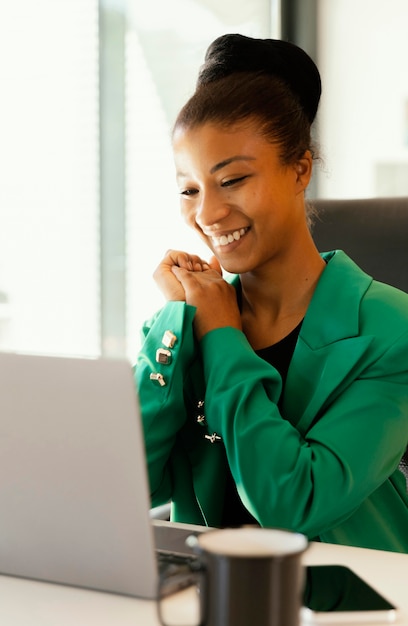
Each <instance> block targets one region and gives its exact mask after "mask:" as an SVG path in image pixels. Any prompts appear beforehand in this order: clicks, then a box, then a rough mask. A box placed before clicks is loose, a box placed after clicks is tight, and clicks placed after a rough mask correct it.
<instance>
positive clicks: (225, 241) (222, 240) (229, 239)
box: [211, 228, 249, 248]
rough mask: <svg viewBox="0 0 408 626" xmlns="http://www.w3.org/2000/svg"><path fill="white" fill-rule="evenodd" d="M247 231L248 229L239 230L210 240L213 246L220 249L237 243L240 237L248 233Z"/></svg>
mask: <svg viewBox="0 0 408 626" xmlns="http://www.w3.org/2000/svg"><path fill="white" fill-rule="evenodd" d="M248 230H249V228H239V229H238V230H232V231H231V232H229V233H226V234H224V235H221V236H220V237H211V240H212V242H213V244H214V245H215V246H217V247H220V248H222V247H225V246H228V245H229V244H231V243H233V242H234V241H239V240H240V239H241V237H243V236H244V235H245V234H246V233H247V232H248Z"/></svg>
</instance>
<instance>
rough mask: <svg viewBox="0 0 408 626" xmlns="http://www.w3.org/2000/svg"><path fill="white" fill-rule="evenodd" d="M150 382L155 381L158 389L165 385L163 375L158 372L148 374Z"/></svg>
mask: <svg viewBox="0 0 408 626" xmlns="http://www.w3.org/2000/svg"><path fill="white" fill-rule="evenodd" d="M150 380H156V381H157V382H158V383H159V385H160V387H164V386H165V385H166V381H165V380H164V376H163V374H160V373H159V372H153V373H152V374H150Z"/></svg>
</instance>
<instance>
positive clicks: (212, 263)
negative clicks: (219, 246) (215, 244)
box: [210, 256, 222, 276]
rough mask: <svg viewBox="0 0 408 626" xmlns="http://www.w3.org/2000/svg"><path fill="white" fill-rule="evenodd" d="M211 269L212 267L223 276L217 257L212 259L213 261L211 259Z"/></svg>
mask: <svg viewBox="0 0 408 626" xmlns="http://www.w3.org/2000/svg"><path fill="white" fill-rule="evenodd" d="M210 267H211V269H212V270H215V271H216V272H218V273H219V274H221V276H222V267H221V265H220V262H219V260H218V259H217V257H215V256H212V257H211V259H210Z"/></svg>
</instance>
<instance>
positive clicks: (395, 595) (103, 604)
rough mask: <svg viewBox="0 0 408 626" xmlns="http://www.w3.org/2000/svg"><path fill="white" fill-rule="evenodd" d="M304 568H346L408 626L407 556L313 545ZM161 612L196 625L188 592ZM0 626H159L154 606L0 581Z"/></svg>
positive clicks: (4, 578)
mask: <svg viewBox="0 0 408 626" xmlns="http://www.w3.org/2000/svg"><path fill="white" fill-rule="evenodd" d="M304 562H305V564H307V565H311V564H313V565H315V564H328V563H336V564H342V565H347V566H349V567H350V568H351V569H353V570H354V571H355V572H356V573H358V574H359V575H360V576H361V577H363V578H365V580H367V581H368V582H370V583H371V585H372V586H373V587H375V588H376V589H378V590H379V591H381V592H382V593H383V595H385V596H386V597H388V598H389V599H390V600H391V601H394V602H395V604H396V605H397V606H398V607H399V608H400V613H399V617H398V621H397V625H398V626H408V584H407V582H408V554H395V553H392V552H383V551H378V550H366V549H362V548H350V547H347V546H337V545H330V544H319V543H312V544H311V545H310V547H309V549H308V550H307V552H306V553H305V555H304ZM164 608H165V611H166V616H167V615H168V616H169V620H170V618H172V622H173V623H174V622H176V623H177V624H178V626H183V625H184V624H190V625H191V624H194V623H196V598H195V592H194V591H193V590H192V589H189V590H187V591H183V592H180V593H178V594H176V595H174V596H171V597H170V598H168V599H166V601H165V606H164ZM0 624H2V625H3V624H4V625H5V626H135V625H142V624H143V626H158V625H159V620H158V618H157V610H156V605H155V603H154V602H148V601H146V600H137V599H133V598H127V597H122V596H117V595H114V594H108V593H101V592H97V591H86V590H83V589H76V588H72V587H64V586H62V585H53V584H49V583H41V582H35V581H31V580H24V579H18V578H11V577H7V576H0ZM366 626H369V624H366ZM376 626H379V625H378V623H377V625H376Z"/></svg>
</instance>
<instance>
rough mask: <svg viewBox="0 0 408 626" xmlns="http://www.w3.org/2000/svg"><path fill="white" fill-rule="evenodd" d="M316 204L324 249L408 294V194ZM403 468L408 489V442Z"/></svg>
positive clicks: (315, 228)
mask: <svg viewBox="0 0 408 626" xmlns="http://www.w3.org/2000/svg"><path fill="white" fill-rule="evenodd" d="M312 205H313V206H314V208H315V209H316V217H315V218H314V221H313V225H312V227H311V230H312V235H313V239H314V241H315V243H316V245H317V248H318V249H319V250H320V251H321V252H324V251H327V250H334V249H336V248H337V249H341V250H344V252H346V253H347V254H348V255H349V256H350V257H351V258H352V259H353V260H354V261H355V262H356V263H357V265H359V266H360V267H361V268H362V269H363V270H364V271H366V272H367V273H368V274H370V275H371V276H373V278H375V279H376V280H379V281H381V282H384V283H388V284H389V285H393V286H394V287H398V289H401V290H402V291H405V292H407V293H408V197H407V198H406V197H400V198H369V199H357V200H320V199H319V200H314V201H313V202H312ZM407 360H408V354H407ZM407 419H408V416H407ZM399 469H400V470H401V472H402V473H403V474H404V475H405V479H406V481H407V491H408V442H407V450H406V452H405V454H404V455H403V457H402V459H401V463H400V465H399Z"/></svg>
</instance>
